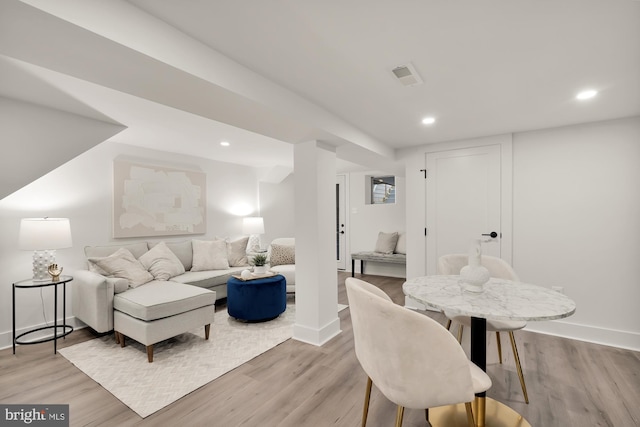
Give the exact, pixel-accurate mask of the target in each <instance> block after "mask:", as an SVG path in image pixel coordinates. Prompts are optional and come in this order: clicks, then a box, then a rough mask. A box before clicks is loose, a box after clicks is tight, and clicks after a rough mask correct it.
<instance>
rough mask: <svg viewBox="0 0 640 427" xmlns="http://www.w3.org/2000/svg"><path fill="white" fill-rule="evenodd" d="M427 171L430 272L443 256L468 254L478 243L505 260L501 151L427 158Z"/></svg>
mask: <svg viewBox="0 0 640 427" xmlns="http://www.w3.org/2000/svg"><path fill="white" fill-rule="evenodd" d="M426 169H427V182H426V192H427V194H426V225H427V237H426V257H427V259H426V264H427V271H426V273H427V274H436V263H437V260H438V257H440V256H441V255H445V254H451V253H464V254H466V253H468V250H469V245H470V242H471V240H472V239H484V240H486V243H483V244H482V253H483V254H486V255H493V256H497V257H500V238H501V229H500V225H501V219H500V212H501V197H500V195H501V190H500V171H501V165H500V146H499V145H489V146H482V147H474V148H465V149H458V150H448V151H441V152H435V153H427V154H426ZM490 233H497V235H496V237H491V236H483V234H490Z"/></svg>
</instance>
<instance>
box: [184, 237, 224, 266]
mask: <svg viewBox="0 0 640 427" xmlns="http://www.w3.org/2000/svg"><path fill="white" fill-rule="evenodd" d="M192 244H193V266H192V267H191V271H207V270H227V269H229V260H228V258H227V242H225V241H224V240H194V241H193V242H192Z"/></svg>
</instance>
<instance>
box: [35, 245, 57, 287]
mask: <svg viewBox="0 0 640 427" xmlns="http://www.w3.org/2000/svg"><path fill="white" fill-rule="evenodd" d="M55 263H56V251H55V250H44V251H34V252H33V279H32V280H33V281H34V282H47V281H49V280H51V275H49V266H50V265H51V264H55Z"/></svg>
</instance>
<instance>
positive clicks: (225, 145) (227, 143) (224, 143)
mask: <svg viewBox="0 0 640 427" xmlns="http://www.w3.org/2000/svg"><path fill="white" fill-rule="evenodd" d="M220 145H222V146H223V147H228V146H230V145H231V144H229V142H227V141H222V142H221V143H220Z"/></svg>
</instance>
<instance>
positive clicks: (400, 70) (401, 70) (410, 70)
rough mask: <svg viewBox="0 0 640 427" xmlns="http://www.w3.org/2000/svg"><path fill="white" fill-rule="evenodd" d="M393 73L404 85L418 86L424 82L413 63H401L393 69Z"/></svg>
mask: <svg viewBox="0 0 640 427" xmlns="http://www.w3.org/2000/svg"><path fill="white" fill-rule="evenodd" d="M391 72H392V73H393V75H394V76H395V77H396V79H398V81H399V82H400V83H402V85H403V86H417V85H421V84H422V83H423V81H422V78H420V76H419V75H418V72H417V71H416V69H415V67H414V66H413V64H411V63H408V64H406V65H400V66H399V67H396V68H394V69H393V70H391Z"/></svg>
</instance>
